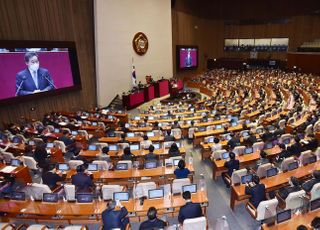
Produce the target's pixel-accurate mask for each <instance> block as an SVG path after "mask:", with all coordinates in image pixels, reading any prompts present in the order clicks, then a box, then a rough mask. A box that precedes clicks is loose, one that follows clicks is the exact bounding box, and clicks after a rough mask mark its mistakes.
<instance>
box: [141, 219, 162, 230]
mask: <svg viewBox="0 0 320 230" xmlns="http://www.w3.org/2000/svg"><path fill="white" fill-rule="evenodd" d="M166 226H167V223H166V222H164V221H163V220H160V219H158V218H156V219H154V220H146V221H144V222H142V223H141V225H140V228H139V230H153V229H163V228H164V227H166Z"/></svg>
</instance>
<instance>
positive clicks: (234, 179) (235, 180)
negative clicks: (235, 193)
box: [231, 169, 248, 184]
mask: <svg viewBox="0 0 320 230" xmlns="http://www.w3.org/2000/svg"><path fill="white" fill-rule="evenodd" d="M247 174H248V172H247V169H239V170H236V171H234V172H233V173H232V175H231V184H240V183H241V177H243V176H245V175H247Z"/></svg>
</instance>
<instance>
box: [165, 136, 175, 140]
mask: <svg viewBox="0 0 320 230" xmlns="http://www.w3.org/2000/svg"><path fill="white" fill-rule="evenodd" d="M163 141H174V136H172V135H170V136H165V137H164V139H163Z"/></svg>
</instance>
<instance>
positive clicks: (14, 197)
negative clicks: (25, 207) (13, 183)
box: [10, 192, 26, 201]
mask: <svg viewBox="0 0 320 230" xmlns="http://www.w3.org/2000/svg"><path fill="white" fill-rule="evenodd" d="M10 199H11V200H18V201H25V200H26V194H25V193H24V192H12V193H11V194H10Z"/></svg>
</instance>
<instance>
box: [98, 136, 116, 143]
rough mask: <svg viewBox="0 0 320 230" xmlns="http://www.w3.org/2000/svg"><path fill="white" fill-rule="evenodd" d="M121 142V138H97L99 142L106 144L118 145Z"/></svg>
mask: <svg viewBox="0 0 320 230" xmlns="http://www.w3.org/2000/svg"><path fill="white" fill-rule="evenodd" d="M120 140H121V137H101V138H99V142H106V143H118V142H119V141H120Z"/></svg>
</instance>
